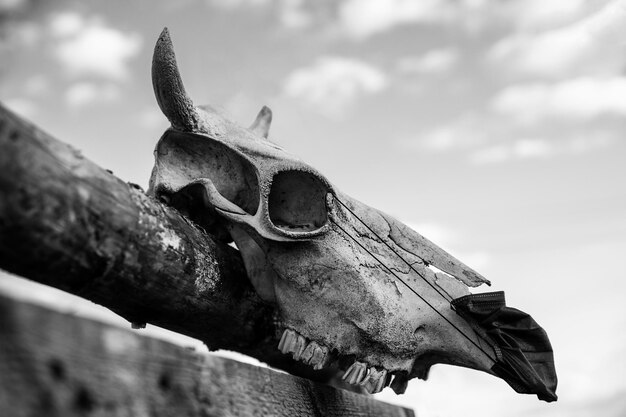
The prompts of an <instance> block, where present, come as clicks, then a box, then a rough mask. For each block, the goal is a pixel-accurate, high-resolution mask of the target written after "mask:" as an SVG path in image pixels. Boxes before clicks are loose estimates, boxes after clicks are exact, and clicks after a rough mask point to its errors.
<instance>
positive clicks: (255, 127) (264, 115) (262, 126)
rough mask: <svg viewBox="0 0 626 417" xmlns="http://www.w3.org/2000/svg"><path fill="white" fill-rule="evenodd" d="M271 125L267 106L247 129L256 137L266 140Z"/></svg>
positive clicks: (270, 113) (269, 110)
mask: <svg viewBox="0 0 626 417" xmlns="http://www.w3.org/2000/svg"><path fill="white" fill-rule="evenodd" d="M271 124H272V110H271V109H270V108H269V107H267V106H263V108H262V109H261V111H260V112H259V114H258V115H257V117H256V119H255V120H254V122H253V123H252V125H250V128H249V129H250V130H251V131H252V132H254V133H255V134H256V135H258V136H260V137H262V138H267V136H268V135H269V133H270V125H271Z"/></svg>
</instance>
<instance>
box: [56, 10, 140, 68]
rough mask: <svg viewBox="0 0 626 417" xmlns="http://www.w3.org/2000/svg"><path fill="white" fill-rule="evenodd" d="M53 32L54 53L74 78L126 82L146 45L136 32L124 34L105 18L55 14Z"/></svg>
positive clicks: (68, 13) (67, 13)
mask: <svg viewBox="0 0 626 417" xmlns="http://www.w3.org/2000/svg"><path fill="white" fill-rule="evenodd" d="M49 30H50V33H51V35H52V36H53V37H54V38H55V39H56V46H55V48H54V54H55V56H56V58H57V60H58V61H59V62H60V63H61V64H62V66H63V67H64V68H65V70H66V71H67V73H68V74H69V75H70V76H72V77H80V76H95V77H100V78H104V79H110V80H124V79H126V78H127V77H128V75H129V68H128V61H129V60H130V59H131V58H132V57H134V56H135V55H137V54H138V53H139V51H140V49H141V45H142V39H141V37H140V36H139V35H138V34H136V33H124V32H122V31H119V30H117V29H114V28H112V27H109V26H106V25H105V24H104V22H103V21H102V20H101V19H98V18H85V17H84V16H82V15H80V14H77V13H74V12H65V13H57V14H55V15H53V16H52V17H51V19H50V22H49Z"/></svg>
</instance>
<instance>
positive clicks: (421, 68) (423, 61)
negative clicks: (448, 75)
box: [397, 48, 459, 74]
mask: <svg viewBox="0 0 626 417" xmlns="http://www.w3.org/2000/svg"><path fill="white" fill-rule="evenodd" d="M458 61H459V53H458V51H457V50H455V49H451V48H443V49H433V50H430V51H428V52H426V53H425V54H423V55H421V56H408V57H403V58H401V59H400V60H398V64H397V68H398V71H400V72H404V73H412V72H415V73H420V74H441V73H444V72H447V71H449V70H451V69H452V68H453V67H454V66H455V65H456V64H457V63H458Z"/></svg>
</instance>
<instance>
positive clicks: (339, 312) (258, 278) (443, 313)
mask: <svg viewBox="0 0 626 417" xmlns="http://www.w3.org/2000/svg"><path fill="white" fill-rule="evenodd" d="M164 51H165V52H164ZM163 56H164V57H165V58H163ZM154 62H155V63H156V64H155V65H156V66H158V67H160V68H165V69H166V70H167V71H163V70H157V71H156V72H157V80H156V81H155V85H157V86H161V87H158V88H157V87H155V91H156V92H157V100H158V101H159V104H160V106H161V108H162V110H163V112H164V113H165V115H166V116H167V117H168V119H170V120H171V121H172V128H173V129H169V130H168V131H166V132H165V134H164V135H163V136H162V138H161V139H160V140H159V143H158V144H157V146H156V151H155V155H156V162H155V167H154V170H153V175H152V177H151V179H150V187H149V190H148V192H149V193H151V194H153V195H155V196H156V197H165V198H166V199H169V201H171V202H172V205H173V206H174V207H176V208H178V209H180V210H183V211H186V212H188V213H190V214H189V217H190V218H191V219H192V220H193V221H195V222H197V223H198V224H199V225H200V226H202V227H204V228H205V230H207V231H209V232H211V231H212V230H226V231H227V232H226V233H227V234H228V235H229V236H230V238H232V239H233V240H234V242H235V243H236V244H237V246H238V248H239V250H240V252H241V255H242V257H243V260H244V264H245V266H246V270H247V273H248V276H249V278H250V281H251V282H252V284H253V285H254V287H255V289H256V290H257V292H258V293H259V295H260V296H261V297H262V298H264V299H265V300H266V301H268V302H272V303H276V304H277V305H278V308H279V310H280V312H281V316H280V317H279V318H278V320H280V323H281V324H282V325H283V326H284V328H285V331H284V333H283V335H282V338H281V340H280V343H279V346H278V348H279V349H280V351H281V352H283V353H285V354H292V355H293V357H294V359H297V360H300V361H301V362H303V363H306V364H309V365H310V366H312V367H314V369H321V368H322V367H324V366H327V365H329V363H330V362H331V361H333V360H337V363H339V364H340V366H343V368H344V369H345V368H347V369H346V372H345V375H344V380H346V381H348V382H349V383H352V384H362V386H363V387H364V388H365V389H366V390H367V391H369V392H379V391H381V390H382V389H383V388H384V387H385V386H386V385H387V384H388V383H389V379H390V378H388V375H394V379H393V383H392V384H391V385H392V388H393V389H394V390H395V391H396V392H397V393H401V392H404V390H405V389H406V384H407V381H408V380H409V379H411V378H414V377H421V378H424V379H425V378H426V376H427V375H428V369H429V368H430V366H431V365H433V364H435V363H448V364H453V365H459V366H465V367H469V368H474V369H478V370H482V371H485V372H488V373H492V374H493V373H494V371H492V365H493V364H494V360H495V359H494V358H495V354H494V350H493V348H492V346H491V344H490V342H489V341H488V340H487V339H486V338H485V337H483V336H484V335H483V336H481V333H480V332H478V331H476V329H475V328H474V327H472V325H471V324H470V323H469V322H468V321H466V320H465V319H463V318H462V317H460V316H459V315H457V314H456V313H455V312H454V311H453V310H452V309H451V308H450V301H451V300H452V299H458V298H459V297H461V296H464V295H467V294H469V290H468V287H469V286H472V287H474V286H478V285H480V284H482V283H489V281H487V280H486V279H485V278H483V277H482V276H481V275H480V274H478V273H477V272H476V271H474V270H472V269H471V268H469V267H468V266H466V265H465V264H463V263H462V262H460V261H459V260H457V259H456V258H454V257H453V256H451V255H450V254H448V253H447V252H445V251H444V250H443V249H441V248H439V247H438V246H436V245H435V244H433V243H432V242H430V241H429V240H427V239H426V238H424V237H423V236H421V235H420V234H419V233H417V232H415V231H413V230H411V229H410V228H408V227H407V226H405V225H404V224H402V223H400V222H399V221H397V220H396V219H393V218H392V217H390V216H388V215H386V214H383V213H381V212H379V211H377V210H375V209H373V208H371V207H368V206H366V205H365V204H363V203H361V202H359V201H357V200H354V199H352V198H350V197H349V196H347V195H345V194H343V193H341V192H340V191H339V190H337V189H336V188H335V187H334V186H333V185H332V184H330V183H329V182H328V180H327V179H326V178H325V177H324V176H323V175H321V174H320V173H319V172H318V171H317V170H315V169H314V168H312V167H311V166H309V165H308V164H306V163H304V162H303V161H301V160H300V159H298V158H297V157H295V156H293V155H291V154H289V153H287V152H286V151H284V150H283V149H282V148H280V147H279V146H277V145H275V144H272V143H270V142H268V141H266V140H263V139H262V138H264V137H266V136H267V131H268V129H269V124H270V121H271V112H270V111H269V109H268V108H266V107H264V108H263V109H262V110H261V112H260V113H259V115H258V116H257V119H256V120H255V122H254V123H253V124H252V126H251V127H250V129H245V128H242V127H240V126H238V125H236V124H234V123H232V122H230V121H229V120H227V119H224V118H222V116H220V115H219V114H218V113H216V112H214V111H213V110H212V109H211V108H210V107H193V106H192V104H191V101H190V100H187V96H186V94H184V89H183V88H182V82H181V81H180V77H179V75H178V72H177V69H176V66H175V61H174V59H173V51H171V42H170V41H169V36H168V35H167V32H166V31H164V34H163V35H162V36H161V38H159V41H158V42H157V47H156V49H155V59H154ZM163 74H168V75H167V76H163ZM161 78H163V79H164V80H165V81H163V80H161ZM159 94H161V96H159ZM170 96H172V97H173V99H172V97H170ZM180 97H182V98H180ZM179 102H180V103H183V104H180V103H179ZM191 107H193V109H195V110H194V111H192V110H191ZM172 108H174V109H177V110H175V111H174V110H172ZM209 127H210V129H209ZM199 155H200V156H199ZM194 213H195V214H194ZM430 265H432V266H434V267H436V268H438V269H439V270H441V271H444V272H446V273H441V272H438V271H434V270H433V269H431V268H430V267H429V266H430ZM355 359H356V361H355Z"/></svg>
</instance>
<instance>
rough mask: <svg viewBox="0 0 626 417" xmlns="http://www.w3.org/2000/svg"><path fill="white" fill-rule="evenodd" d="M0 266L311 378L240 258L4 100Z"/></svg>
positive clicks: (320, 375) (322, 375)
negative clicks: (283, 342) (290, 352)
mask: <svg viewBox="0 0 626 417" xmlns="http://www.w3.org/2000/svg"><path fill="white" fill-rule="evenodd" d="M0 268H2V269H5V270H7V271H10V272H12V273H14V274H17V275H20V276H23V277H26V278H28V279H31V280H34V281H37V282H40V283H43V284H46V285H49V286H52V287H56V288H59V289H61V290H64V291H67V292H69V293H72V294H75V295H78V296H81V297H83V298H86V299H88V300H91V301H93V302H95V303H98V304H101V305H103V306H105V307H107V308H109V309H111V310H112V311H113V312H115V313H117V314H119V315H120V316H122V317H124V318H126V319H127V320H129V321H131V322H137V323H151V324H154V325H157V326H160V327H164V328H166V329H169V330H173V331H175V332H178V333H182V334H185V335H187V336H191V337H194V338H197V339H200V340H202V341H203V342H205V343H206V344H207V345H208V346H209V348H210V349H220V348H221V349H228V350H234V351H238V352H241V353H244V354H247V355H250V356H253V357H255V358H257V359H259V360H261V361H263V362H267V363H269V364H270V365H272V366H274V367H277V368H280V369H284V370H286V371H288V372H291V373H295V374H298V375H306V376H307V377H309V378H313V379H318V380H327V379H328V378H329V377H330V375H329V373H330V371H322V372H317V371H315V372H314V371H312V370H311V369H310V367H308V366H306V365H302V364H300V363H299V362H296V361H293V360H292V359H291V358H290V357H289V356H287V355H282V354H281V353H280V352H279V351H278V350H277V349H276V347H277V346H278V342H279V340H280V336H281V334H280V333H281V332H280V330H281V329H277V328H276V326H275V310H274V307H273V306H272V305H269V304H266V303H263V302H262V301H261V300H260V298H259V297H258V296H257V295H256V293H255V292H254V289H253V288H252V286H251V284H250V283H249V281H248V279H247V277H246V275H245V271H244V267H243V263H242V261H241V257H240V256H239V253H238V252H237V251H236V250H234V249H233V248H230V247H228V246H227V245H224V244H221V243H218V242H215V241H214V240H213V239H212V238H211V237H210V236H209V235H207V234H206V233H204V232H203V231H202V230H200V229H199V228H197V227H196V226H195V225H193V224H192V223H190V222H189V221H188V220H187V219H185V218H184V217H182V216H181V215H180V214H179V213H178V212H176V211H175V210H173V209H171V208H168V207H166V206H164V205H162V204H160V203H159V202H157V201H155V200H153V199H151V198H148V197H147V196H146V195H145V194H144V193H143V191H142V190H140V189H138V187H137V186H133V185H132V184H127V183H125V182H123V181H121V180H120V179H118V178H116V177H115V176H113V175H111V173H109V172H107V171H106V170H105V169H103V168H101V167H99V166H97V165H96V164H94V163H93V162H91V161H89V160H87V159H86V158H85V157H83V156H82V155H81V154H80V152H79V151H78V150H76V149H73V148H72V147H71V146H69V145H67V144H64V143H62V142H60V141H58V140H55V139H54V138H52V137H50V136H49V135H47V134H46V133H44V132H42V131H41V130H39V129H38V128H36V127H35V126H33V125H31V124H29V123H28V122H26V121H24V120H22V119H21V118H20V117H18V116H17V115H15V114H13V113H11V112H10V111H8V110H7V109H5V108H3V107H2V106H1V105H0Z"/></svg>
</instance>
